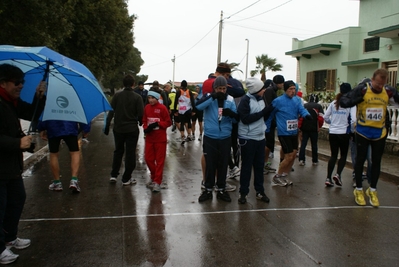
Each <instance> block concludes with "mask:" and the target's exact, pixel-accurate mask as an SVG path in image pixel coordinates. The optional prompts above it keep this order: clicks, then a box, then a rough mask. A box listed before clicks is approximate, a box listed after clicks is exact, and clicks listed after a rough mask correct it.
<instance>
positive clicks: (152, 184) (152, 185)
mask: <svg viewBox="0 0 399 267" xmlns="http://www.w3.org/2000/svg"><path fill="white" fill-rule="evenodd" d="M145 186H146V187H147V188H149V189H153V188H154V182H153V181H152V180H151V181H149V182H148V183H146V184H145Z"/></svg>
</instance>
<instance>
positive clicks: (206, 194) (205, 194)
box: [198, 190, 213, 202]
mask: <svg viewBox="0 0 399 267" xmlns="http://www.w3.org/2000/svg"><path fill="white" fill-rule="evenodd" d="M212 198H213V195H212V191H208V190H204V191H202V193H201V195H200V196H199V198H198V202H204V201H206V200H208V199H212Z"/></svg>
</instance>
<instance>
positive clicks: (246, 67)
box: [245, 39, 249, 80]
mask: <svg viewBox="0 0 399 267" xmlns="http://www.w3.org/2000/svg"><path fill="white" fill-rule="evenodd" d="M245 41H247V62H246V66H245V80H247V78H248V53H249V40H248V39H245Z"/></svg>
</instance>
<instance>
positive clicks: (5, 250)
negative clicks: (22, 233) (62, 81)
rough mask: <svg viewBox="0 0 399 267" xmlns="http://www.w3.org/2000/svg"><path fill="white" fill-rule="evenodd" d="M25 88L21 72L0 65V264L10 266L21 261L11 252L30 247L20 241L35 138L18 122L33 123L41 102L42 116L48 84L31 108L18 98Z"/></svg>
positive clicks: (24, 240)
mask: <svg viewBox="0 0 399 267" xmlns="http://www.w3.org/2000/svg"><path fill="white" fill-rule="evenodd" d="M23 85H24V73H23V72H22V70H21V69H19V68H18V67H16V66H14V65H10V64H1V65H0V264H9V263H12V262H14V261H15V260H16V259H17V258H18V255H17V254H14V253H13V252H12V251H11V250H10V249H11V248H16V249H24V248H27V247H28V246H29V245H30V240H29V239H21V238H18V237H17V233H18V223H19V219H20V217H21V213H22V210H23V208H24V204H25V199H26V193H25V187H24V182H23V180H22V171H23V154H22V152H23V151H27V150H28V149H29V148H31V149H32V150H33V146H32V136H30V135H25V134H24V133H23V132H22V129H21V124H20V122H19V118H21V119H24V120H31V119H32V117H33V114H34V113H35V112H34V110H35V106H36V103H37V102H38V101H39V103H38V106H37V107H38V109H37V111H36V113H35V114H36V115H37V116H36V117H39V116H40V114H41V113H42V111H43V109H44V104H45V97H43V93H44V91H45V88H46V84H45V82H41V83H40V84H39V85H38V87H37V88H36V94H35V96H34V100H33V103H32V104H29V103H27V102H24V101H22V100H21V99H20V98H19V97H20V94H21V90H22V88H23ZM34 119H38V118H34Z"/></svg>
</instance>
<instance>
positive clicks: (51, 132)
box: [37, 120, 91, 138]
mask: <svg viewBox="0 0 399 267" xmlns="http://www.w3.org/2000/svg"><path fill="white" fill-rule="evenodd" d="M90 128H91V125H90V124H83V123H78V122H73V121H55V120H48V121H41V122H39V124H38V126H37V129H38V130H39V132H41V131H44V130H46V131H47V137H48V138H54V137H59V136H67V135H74V136H78V134H79V133H80V132H84V133H88V132H90Z"/></svg>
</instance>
